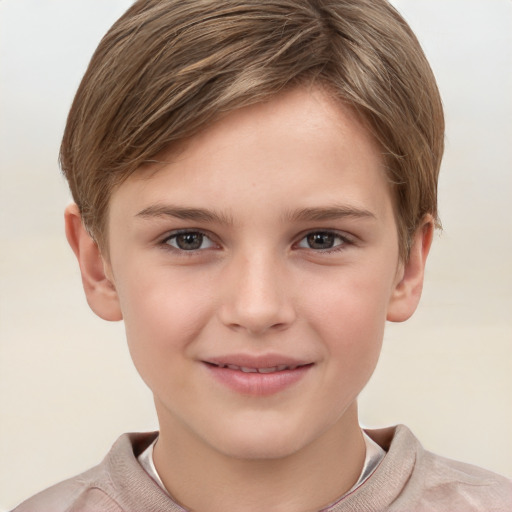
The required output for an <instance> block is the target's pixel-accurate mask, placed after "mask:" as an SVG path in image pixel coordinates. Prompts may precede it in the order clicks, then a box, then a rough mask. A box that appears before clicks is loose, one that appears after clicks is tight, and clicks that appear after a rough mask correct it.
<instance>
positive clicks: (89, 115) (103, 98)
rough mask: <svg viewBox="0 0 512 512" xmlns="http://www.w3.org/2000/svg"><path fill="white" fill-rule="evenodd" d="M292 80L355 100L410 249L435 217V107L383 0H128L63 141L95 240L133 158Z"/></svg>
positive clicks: (139, 159) (429, 85) (401, 26)
mask: <svg viewBox="0 0 512 512" xmlns="http://www.w3.org/2000/svg"><path fill="white" fill-rule="evenodd" d="M297 85H303V86H306V87H310V86H318V87H321V88H322V89H324V90H325V91H328V93H329V94H330V96H331V97H332V98H333V99H334V100H335V101H337V102H339V103H340V104H345V105H349V106H351V107H352V108H353V109H354V111H356V112H357V114H358V116H359V118H360V119H361V120H362V122H363V123H364V125H365V126H366V127H367V129H368V130H369V131H370V132H371V133H372V134H373V136H374V137H375V138H376V140H377V141H378V143H379V144H380V147H381V150H382V153H383V155H384V158H385V164H386V172H387V178H388V181H389V183H390V187H391V190H392V194H393V197H394V201H395V214H396V221H397V227H398V235H399V236H398V239H399V247H400V255H401V257H402V259H406V258H407V255H408V251H409V248H410V243H411V239H412V235H413V234H414V232H415V230H416V229H417V227H418V226H419V225H420V223H421V220H422V218H423V217H424V215H425V214H427V213H430V214H431V215H432V216H433V217H434V218H437V205H436V201H437V199H436V196H437V193H436V187H437V175H438V171H439V166H440V161H441V156H442V150H443V129H444V126H443V114H442V107H441V101H440V98H439V94H438V91H437V87H436V84H435V80H434V77H433V75H432V72H431V70H430V67H429V65H428V63H427V61H426V59H425V57H424V55H423V53H422V51H421V48H420V46H419V44H418V42H417V40H416V38H415V36H414V35H413V34H412V32H411V30H410V29H409V27H408V26H407V24H406V23H405V22H404V21H403V19H402V18H401V17H400V16H399V15H398V14H397V12H396V11H395V10H394V9H393V8H392V7H391V6H390V5H389V4H388V3H387V2H386V1H384V0H382V1H381V0H340V1H336V2H326V1H323V0H293V1H292V0H273V1H270V2H260V1H255V0H250V1H243V2H238V1H219V0H211V1H195V0H169V1H155V0H140V1H138V2H136V3H135V4H134V5H133V6H132V7H131V8H130V9H129V10H128V11H127V13H126V14H125V15H124V16H123V17H122V18H121V19H120V20H119V21H118V22H117V23H116V24H115V25H114V26H113V27H112V29H111V30H110V31H109V33H108V34H107V35H106V36H105V38H104V39H103V40H102V42H101V44H100V46H99V47H98V49H97V51H96V53H95V55H94V57H93V59H92V61H91V64H90V66H89V69H88V71H87V73H86V75H85V77H84V79H83V81H82V83H81V85H80V88H79V90H78V93H77V95H76V98H75V101H74V103H73V107H72V109H71V112H70V115H69V119H68V123H67V127H66V132H65V135H64V140H63V143H62V148H61V162H62V167H63V170H64V172H65V174H66V177H67V179H68V181H69V183H70V187H71V190H72V193H73V197H74V200H75V202H76V203H77V204H78V206H79V209H80V212H81V215H82V219H83V222H84V224H85V225H86V227H87V229H88V230H89V231H90V232H91V234H92V235H93V236H94V238H95V239H96V240H97V242H98V243H99V245H100V247H101V248H102V249H103V250H104V252H108V250H107V247H108V240H107V237H106V226H107V214H108V208H109V202H110V199H111V196H112V193H113V191H114V190H115V189H116V188H117V187H118V186H119V185H120V184H121V183H122V182H124V180H126V179H127V177H129V176H130V175H131V174H132V173H133V172H134V171H135V170H137V169H138V168H139V167H140V166H141V165H142V164H144V163H146V162H148V161H151V160H152V159H154V158H155V157H156V156H157V155H159V154H160V153H161V152H162V151H164V150H167V149H169V148H171V149H172V147H173V145H176V144H177V143H179V142H180V141H183V140H184V139H186V138H188V137H190V136H192V135H194V134H196V133H198V132H199V131H201V130H202V129H204V128H205V127H207V126H208V124H209V123H211V122H212V121H213V120H216V119H218V118H220V117H221V116H223V115H225V114H226V113H228V112H231V111H233V110H236V109H238V108H241V107H243V106H247V105H251V104H256V103H259V102H263V101H267V100H269V99H270V98H272V97H274V96H276V95H278V93H280V92H282V91H283V90H285V89H292V88H294V87H296V86H297Z"/></svg>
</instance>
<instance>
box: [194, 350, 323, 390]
mask: <svg viewBox="0 0 512 512" xmlns="http://www.w3.org/2000/svg"><path fill="white" fill-rule="evenodd" d="M203 363H204V366H205V368H206V369H207V370H208V373H209V375H211V377H213V378H214V380H215V381H216V382H218V383H220V384H221V385H222V386H223V387H227V388H228V389H230V390H231V391H234V392H235V393H239V394H242V395H252V396H260V397H261V396H269V395H273V394H276V393H279V392H281V391H284V390H285V389H287V388H290V387H292V386H294V385H295V384H297V383H299V382H300V381H301V380H302V379H303V378H305V377H306V375H307V374H308V373H310V370H311V368H313V366H314V363H311V362H305V361H298V360H294V359H290V358H287V357H285V356H266V357H265V356H263V357H261V356H260V357H249V356H237V355H232V356H225V357H222V358H215V359H209V360H206V361H203Z"/></svg>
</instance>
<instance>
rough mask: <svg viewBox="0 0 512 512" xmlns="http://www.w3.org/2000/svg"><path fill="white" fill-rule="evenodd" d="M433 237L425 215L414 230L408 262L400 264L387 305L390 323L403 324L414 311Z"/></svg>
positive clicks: (428, 219) (432, 229) (432, 227)
mask: <svg viewBox="0 0 512 512" xmlns="http://www.w3.org/2000/svg"><path fill="white" fill-rule="evenodd" d="M433 235H434V219H433V218H432V216H431V215H426V216H425V217H424V219H423V221H422V223H421V224H420V226H419V227H418V229H417V230H416V233H415V235H414V239H413V243H412V247H411V251H410V254H409V258H408V260H407V261H406V262H404V263H402V264H401V269H400V276H399V277H398V278H397V283H396V284H395V287H394V289H393V293H392V295H391V298H390V301H389V305H388V312H387V320H389V321H390V322H404V321H405V320H407V319H408V318H410V317H411V315H412V314H413V313H414V311H416V308H417V306H418V303H419V301H420V297H421V292H422V289H423V278H424V275H425V264H426V261H427V256H428V253H429V251H430V246H431V244H432V238H433Z"/></svg>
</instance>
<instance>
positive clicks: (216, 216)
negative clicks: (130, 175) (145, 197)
mask: <svg viewBox="0 0 512 512" xmlns="http://www.w3.org/2000/svg"><path fill="white" fill-rule="evenodd" d="M136 217H143V218H154V217H172V218H174V219H182V220H191V221H195V222H211V223H217V224H227V225H231V224H233V219H232V218H231V217H229V216H228V215H225V214H223V213H217V212H214V211H212V210H206V209H204V208H188V207H184V206H172V205H159V204H156V205H151V206H148V207H147V208H144V209H143V210H141V211H140V212H139V213H137V214H136Z"/></svg>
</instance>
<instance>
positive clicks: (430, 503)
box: [377, 425, 512, 512]
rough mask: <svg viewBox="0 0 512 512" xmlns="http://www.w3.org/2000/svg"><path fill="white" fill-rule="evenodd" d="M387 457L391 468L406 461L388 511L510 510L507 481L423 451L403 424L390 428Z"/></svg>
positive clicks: (510, 493) (511, 496)
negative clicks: (390, 434) (405, 469)
mask: <svg viewBox="0 0 512 512" xmlns="http://www.w3.org/2000/svg"><path fill="white" fill-rule="evenodd" d="M377 436H378V434H377ZM388 457H389V458H390V460H389V461H388V463H392V465H393V467H402V464H401V462H402V461H408V462H407V465H408V470H407V471H406V473H407V475H406V478H404V479H403V487H402V488H401V490H400V492H398V493H397V496H396V499H395V500H394V502H393V504H392V506H390V508H389V510H390V511H391V510H392V511H397V512H398V511H402V510H404V511H405V510H415V511H427V510H436V511H450V512H458V511H461V512H462V511H464V512H470V511H473V512H479V511H486V512H487V511H494V512H501V511H503V512H505V511H511V510H512V481H511V480H509V479H507V478H505V477H503V476H501V475H498V474H496V473H493V472H491V471H488V470H486V469H483V468H479V467H477V466H473V465H471V464H465V463H463V462H459V461H456V460H452V459H448V458H445V457H441V456H439V455H436V454H434V453H432V452H429V451H427V450H425V449H424V448H423V447H422V445H421V444H420V442H419V441H418V440H417V439H416V437H415V436H414V435H413V434H412V432H411V431H410V430H409V429H408V428H407V427H405V426H403V425H400V426H398V427H396V429H394V435H393V436H392V439H391V440H390V442H389V449H388V455H387V456H386V457H385V459H386V458H388ZM388 467H389V466H388ZM403 476H404V477H405V475H403Z"/></svg>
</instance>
